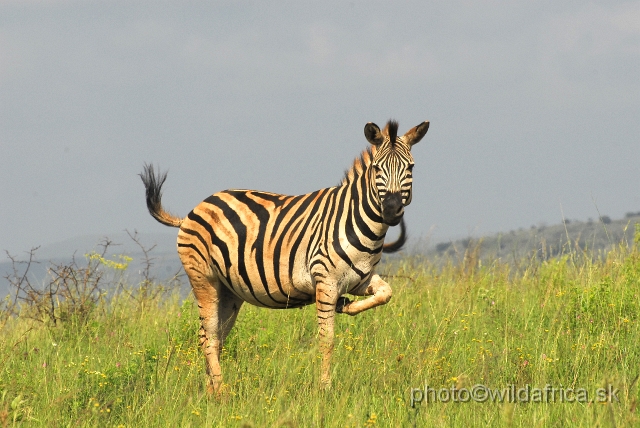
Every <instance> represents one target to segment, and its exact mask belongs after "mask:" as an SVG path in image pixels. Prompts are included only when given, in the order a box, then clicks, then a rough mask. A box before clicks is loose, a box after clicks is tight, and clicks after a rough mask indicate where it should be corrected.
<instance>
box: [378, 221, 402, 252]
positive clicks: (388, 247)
mask: <svg viewBox="0 0 640 428" xmlns="http://www.w3.org/2000/svg"><path fill="white" fill-rule="evenodd" d="M407 238H408V236H407V226H406V225H405V224H404V218H403V219H402V220H400V236H398V239H397V240H396V241H395V242H390V243H388V244H384V245H383V246H382V252H383V253H395V252H397V251H400V250H401V249H402V247H403V246H404V244H406V243H407Z"/></svg>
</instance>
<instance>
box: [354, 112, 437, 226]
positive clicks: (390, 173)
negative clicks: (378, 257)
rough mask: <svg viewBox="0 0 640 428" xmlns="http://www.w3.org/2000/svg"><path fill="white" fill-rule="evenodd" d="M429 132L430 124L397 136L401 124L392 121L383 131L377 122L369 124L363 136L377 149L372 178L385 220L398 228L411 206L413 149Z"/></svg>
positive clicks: (423, 123)
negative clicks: (406, 208)
mask: <svg viewBox="0 0 640 428" xmlns="http://www.w3.org/2000/svg"><path fill="white" fill-rule="evenodd" d="M428 129H429V122H428V121H425V122H422V123H421V124H420V125H418V126H415V127H413V128H411V129H410V130H409V131H407V133H406V134H404V135H403V136H400V137H399V136H398V122H396V121H393V120H390V121H389V122H388V123H387V126H385V128H384V129H383V130H382V131H381V130H380V128H379V127H378V125H376V124H375V123H371V122H369V123H367V124H366V125H365V127H364V135H365V137H366V138H367V140H368V141H369V142H370V143H371V144H373V145H374V146H376V150H375V151H374V154H373V160H372V161H371V169H372V172H371V174H372V178H374V179H375V187H376V189H377V192H378V198H379V199H380V203H381V205H382V220H383V221H384V223H385V224H388V225H390V226H395V225H397V224H398V223H400V220H402V216H403V214H404V207H406V206H407V205H409V204H410V203H411V184H412V182H413V173H412V171H413V156H411V146H413V145H414V144H416V143H418V142H419V141H420V140H421V139H422V137H424V136H425V134H426V133H427V130H428Z"/></svg>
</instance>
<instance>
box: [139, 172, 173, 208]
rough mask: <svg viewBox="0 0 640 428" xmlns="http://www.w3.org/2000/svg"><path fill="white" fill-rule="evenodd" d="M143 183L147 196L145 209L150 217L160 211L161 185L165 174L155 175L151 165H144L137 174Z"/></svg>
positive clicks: (165, 176)
mask: <svg viewBox="0 0 640 428" xmlns="http://www.w3.org/2000/svg"><path fill="white" fill-rule="evenodd" d="M138 175H140V178H141V179H142V182H143V183H144V188H145V190H146V194H147V208H148V209H149V212H150V213H151V215H152V216H154V217H156V215H157V213H159V212H160V211H162V204H161V203H160V201H161V200H162V185H163V184H164V182H165V180H166V179H167V172H166V171H165V172H158V174H157V175H156V173H155V171H154V170H153V164H146V163H145V164H144V169H143V171H142V173H140V174H138Z"/></svg>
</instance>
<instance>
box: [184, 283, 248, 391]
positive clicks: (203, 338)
mask: <svg viewBox="0 0 640 428" xmlns="http://www.w3.org/2000/svg"><path fill="white" fill-rule="evenodd" d="M192 284H193V283H192ZM212 290H215V295H216V298H215V299H212V297H213V294H214V293H213V292H212ZM193 293H194V295H196V300H197V301H198V308H199V310H200V325H201V326H200V331H199V335H198V339H199V343H200V347H201V348H202V351H203V352H204V355H205V367H206V370H207V392H208V393H209V394H212V393H214V392H215V393H218V392H220V388H221V387H222V384H223V383H222V368H221V366H220V355H221V354H222V347H223V345H224V341H225V339H226V338H227V336H228V335H229V332H230V331H231V329H232V328H233V325H234V324H235V322H236V318H237V316H238V313H239V312H240V307H241V306H242V303H243V301H242V300H240V299H238V298H237V297H236V296H235V295H233V294H232V293H231V292H230V291H229V290H228V289H227V288H226V287H225V286H224V285H222V284H220V282H219V281H216V286H215V287H213V286H209V287H208V289H205V290H202V289H198V291H196V289H195V288H194V290H193ZM198 296H200V297H198ZM214 313H215V315H214Z"/></svg>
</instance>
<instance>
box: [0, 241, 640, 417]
mask: <svg viewBox="0 0 640 428" xmlns="http://www.w3.org/2000/svg"><path fill="white" fill-rule="evenodd" d="M472 256H473V254H472V253H470V257H468V258H467V260H466V262H465V264H463V265H462V266H453V265H447V266H445V267H444V268H436V267H433V266H432V265H430V264H429V263H428V262H427V261H425V260H423V259H419V258H410V257H409V258H405V259H401V260H397V261H394V262H393V263H391V264H389V265H388V267H387V269H388V272H390V273H391V274H392V275H393V276H391V277H390V278H389V281H390V282H391V284H392V287H393V289H394V297H393V299H392V300H391V302H390V303H389V304H388V305H386V306H382V307H379V308H376V309H374V310H370V311H367V312H364V313H362V314H360V315H358V316H356V317H349V316H346V315H340V316H338V318H337V325H336V348H335V352H334V356H333V366H332V368H333V386H332V389H331V390H329V391H326V392H323V391H320V390H319V389H318V374H319V367H320V364H319V354H318V349H317V337H316V335H317V334H316V331H317V329H316V322H315V308H314V307H313V306H311V307H307V308H305V309H301V310H280V311H277V310H265V309H258V308H255V307H251V306H249V305H246V306H244V307H243V309H242V311H241V313H240V316H239V319H238V322H237V324H236V327H235V328H234V330H233V331H232V334H231V336H230V337H229V339H228V341H227V343H226V346H225V350H224V354H223V361H222V368H223V374H224V380H225V386H224V392H223V394H222V395H221V396H219V397H208V396H207V393H206V389H205V378H204V359H203V357H202V355H201V353H200V351H199V349H198V348H197V343H196V333H197V329H198V315H197V307H196V305H195V304H194V302H193V301H192V300H191V299H187V300H186V301H180V300H179V299H178V298H177V297H174V298H166V299H157V300H149V301H146V302H144V305H142V306H141V305H139V304H138V303H136V302H135V301H134V300H132V299H130V298H127V297H125V296H124V295H121V296H116V297H114V298H113V299H111V300H109V301H108V302H106V301H105V302H103V303H101V304H100V305H99V306H98V307H97V308H96V309H95V310H94V311H93V313H92V314H91V316H90V317H89V319H88V321H86V322H84V323H82V324H74V322H73V320H70V321H67V322H66V323H64V324H62V325H58V326H57V327H50V326H43V325H42V324H39V323H35V322H33V321H29V320H26V319H23V318H17V319H11V320H10V321H9V322H8V323H7V324H6V325H5V326H4V328H3V329H2V330H0V426H14V425H20V424H27V425H35V426H71V425H72V426H113V427H117V426H126V427H132V426H231V427H233V426H252V427H262V426H290V427H314V426H318V427H325V426H326V427H334V426H340V427H361V426H374V425H376V426H384V427H386V426H391V427H395V426H398V427H405V426H443V427H447V426H465V427H466V426H483V427H484V426H526V427H537V426H541V427H545V426H563V427H564V426H569V427H571V426H574V427H582V426H634V425H635V426H637V425H638V424H640V419H639V418H638V416H637V409H636V405H637V402H638V398H639V391H640V387H639V386H638V382H637V379H638V375H639V374H640V346H638V343H639V339H640V330H639V324H638V322H639V320H638V316H639V314H640V252H639V251H638V250H637V249H628V248H626V247H620V248H618V249H615V250H614V251H611V252H609V253H608V254H603V255H602V257H600V258H599V259H598V260H596V261H593V260H591V259H589V258H587V257H584V255H581V254H576V253H572V254H569V255H565V256H564V257H561V258H555V259H551V260H548V261H545V262H538V261H535V260H529V261H523V262H522V263H520V264H519V266H518V267H517V268H516V267H514V266H513V265H506V264H501V263H498V262H495V263H492V264H488V265H487V264H485V265H484V266H479V263H478V262H477V260H475V259H474V258H473V257H472ZM425 383H427V384H428V385H429V386H430V387H432V388H441V387H447V388H450V387H452V385H455V386H456V387H457V388H458V389H460V388H471V387H472V386H473V385H475V384H484V385H486V386H487V387H489V388H496V389H502V388H506V387H507V386H508V385H511V384H514V385H516V387H523V386H524V385H526V384H529V385H531V387H534V388H535V387H538V388H544V387H545V385H547V384H549V385H552V386H553V387H556V388H559V387H565V388H576V389H577V388H585V389H586V390H588V391H589V393H590V394H594V391H595V390H596V389H597V388H600V387H603V386H605V385H609V384H610V385H613V386H614V387H615V388H617V389H619V391H620V392H619V394H618V396H619V399H620V401H619V402H610V401H607V402H603V403H600V402H595V401H594V402H590V403H559V402H556V403H498V402H485V403H477V402H468V403H454V402H449V403H437V402H436V403H433V402H431V403H419V404H417V405H416V406H415V408H412V407H411V405H410V399H411V390H412V388H424V385H425Z"/></svg>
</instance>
